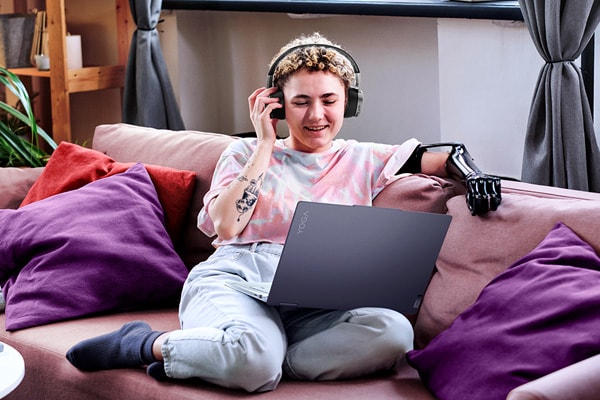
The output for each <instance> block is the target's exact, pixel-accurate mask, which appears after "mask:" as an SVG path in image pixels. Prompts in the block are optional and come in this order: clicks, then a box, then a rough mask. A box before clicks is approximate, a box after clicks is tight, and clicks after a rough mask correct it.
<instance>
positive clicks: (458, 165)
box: [418, 143, 502, 215]
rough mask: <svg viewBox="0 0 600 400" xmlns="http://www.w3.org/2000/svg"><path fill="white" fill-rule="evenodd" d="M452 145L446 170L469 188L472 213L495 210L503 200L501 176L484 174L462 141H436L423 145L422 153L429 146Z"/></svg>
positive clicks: (468, 196) (478, 213)
mask: <svg viewBox="0 0 600 400" xmlns="http://www.w3.org/2000/svg"><path fill="white" fill-rule="evenodd" d="M433 147H451V148H452V150H451V151H450V153H449V156H448V161H447V164H446V171H448V175H449V176H450V177H452V178H455V179H459V180H462V181H463V182H464V184H465V187H466V189H467V193H466V197H467V206H468V207H469V210H470V211H471V215H481V214H485V213H487V212H488V211H495V210H496V209H497V208H498V206H499V205H500V203H501V202H502V193H501V184H500V178H499V177H497V176H491V175H487V174H484V173H483V172H482V171H481V170H480V169H479V168H477V166H476V165H475V162H474V161H473V158H472V157H471V155H470V154H469V152H468V151H467V149H466V147H465V145H464V144H462V143H435V144H428V145H421V146H420V147H419V148H418V153H420V154H421V155H422V154H423V153H424V152H425V151H427V149H429V148H433Z"/></svg>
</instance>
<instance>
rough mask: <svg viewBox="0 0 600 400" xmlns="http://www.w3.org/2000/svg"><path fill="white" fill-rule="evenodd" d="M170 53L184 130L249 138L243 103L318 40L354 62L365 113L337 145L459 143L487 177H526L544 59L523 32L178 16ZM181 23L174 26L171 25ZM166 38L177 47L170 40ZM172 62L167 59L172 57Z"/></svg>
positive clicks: (380, 21) (415, 21)
mask: <svg viewBox="0 0 600 400" xmlns="http://www.w3.org/2000/svg"><path fill="white" fill-rule="evenodd" d="M174 15H175V16H176V18H175V19H176V21H174V22H168V23H166V24H165V27H163V29H167V27H168V26H171V27H173V26H175V27H176V28H170V29H177V35H173V34H168V30H167V34H165V35H163V38H162V40H163V48H164V49H165V56H166V58H167V63H168V65H169V69H170V70H171V71H173V72H172V73H171V77H172V79H173V80H174V87H175V90H176V93H177V95H178V98H179V103H180V107H181V111H182V116H183V119H184V122H185V124H186V128H188V129H197V130H205V131H218V132H224V133H239V132H246V131H251V130H252V125H251V123H250V120H249V117H248V106H247V97H248V95H249V94H250V93H251V92H252V91H253V90H254V89H255V88H256V87H259V86H263V85H265V80H266V73H267V68H268V64H269V61H270V59H271V57H272V56H273V55H274V54H275V53H276V52H277V51H278V49H279V48H280V47H281V46H282V45H283V44H285V43H286V42H287V41H288V40H290V39H291V38H293V37H295V36H297V35H298V34H300V33H310V32H312V31H320V32H321V33H323V34H325V35H326V36H328V37H329V38H330V39H332V40H333V41H336V42H338V43H339V44H341V45H342V46H343V47H344V48H346V49H347V50H348V51H349V52H350V53H351V54H353V56H354V57H355V58H356V60H357V62H358V64H359V66H360V68H361V75H362V83H361V88H362V89H363V91H364V92H365V98H366V99H365V106H364V109H363V113H362V114H361V116H360V117H359V118H352V119H348V120H346V123H345V127H344V129H343V130H342V134H341V136H342V137H346V138H356V139H359V140H365V141H378V142H386V143H398V142H401V141H403V140H406V139H408V138H410V137H417V138H419V139H420V140H422V141H423V142H426V143H432V142H438V141H462V142H464V143H465V144H466V145H467V147H468V148H469V151H470V152H471V154H472V155H473V156H474V158H475V159H476V162H477V164H478V165H479V166H480V167H481V168H482V169H483V170H485V171H486V172H490V173H495V174H500V175H503V176H512V177H515V178H519V177H520V171H521V163H522V154H523V141H524V135H525V133H524V132H525V128H526V124H527V117H528V114H529V106H530V101H531V98H532V95H533V87H534V85H535V82H536V80H537V75H538V72H539V70H540V68H541V65H542V61H541V58H540V57H539V55H538V54H537V52H536V50H535V48H534V46H533V44H532V42H531V39H530V37H529V33H528V31H527V28H526V27H525V25H524V24H523V23H513V22H505V21H481V20H466V19H440V20H436V19H428V18H399V17H371V16H327V17H324V16H321V17H319V16H304V17H303V18H299V17H298V16H294V17H293V18H292V17H291V16H289V15H286V14H278V13H247V12H218V11H179V12H175V13H174ZM173 18H174V17H173ZM167 37H170V39H167ZM169 54H171V56H169Z"/></svg>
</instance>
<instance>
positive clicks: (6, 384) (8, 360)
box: [0, 342, 25, 398]
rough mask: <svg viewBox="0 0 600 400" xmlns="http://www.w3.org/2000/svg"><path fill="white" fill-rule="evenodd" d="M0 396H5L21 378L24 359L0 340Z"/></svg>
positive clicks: (23, 373) (23, 369) (23, 372)
mask: <svg viewBox="0 0 600 400" xmlns="http://www.w3.org/2000/svg"><path fill="white" fill-rule="evenodd" d="M0 347H2V349H0V350H1V351H0V398H2V397H4V396H6V395H7V394H9V393H10V392H12V391H13V390H15V388H16V387H17V386H19V383H21V381H22V380H23V377H24V376H25V361H24V360H23V357H22V356H21V354H20V353H19V352H18V351H17V350H15V349H14V348H13V347H11V346H9V345H7V344H6V343H2V342H0Z"/></svg>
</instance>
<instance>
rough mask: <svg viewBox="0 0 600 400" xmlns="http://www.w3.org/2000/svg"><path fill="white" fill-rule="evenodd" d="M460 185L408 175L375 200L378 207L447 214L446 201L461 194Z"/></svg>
mask: <svg viewBox="0 0 600 400" xmlns="http://www.w3.org/2000/svg"><path fill="white" fill-rule="evenodd" d="M462 190H463V188H462V186H461V185H460V184H457V183H456V182H453V181H451V180H448V179H442V178H438V177H435V176H428V175H423V174H414V175H408V176H405V177H403V178H400V179H398V180H396V181H395V182H393V183H391V184H390V185H388V186H387V187H386V188H384V189H383V190H382V191H381V193H379V195H378V196H377V197H376V198H375V199H374V201H373V205H375V206H377V207H389V208H400V209H403V210H411V211H423V212H434V213H440V214H445V213H446V211H447V208H446V201H448V199H450V198H451V197H452V196H454V195H456V194H458V193H461V192H462Z"/></svg>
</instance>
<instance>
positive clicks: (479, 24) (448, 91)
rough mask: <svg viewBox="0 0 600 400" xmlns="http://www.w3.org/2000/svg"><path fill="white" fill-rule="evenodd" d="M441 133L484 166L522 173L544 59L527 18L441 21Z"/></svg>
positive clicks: (489, 169) (513, 174)
mask: <svg viewBox="0 0 600 400" xmlns="http://www.w3.org/2000/svg"><path fill="white" fill-rule="evenodd" d="M438 41H439V65H440V79H439V81H440V116H441V117H440V118H441V132H442V134H441V137H442V140H444V141H452V140H457V141H462V142H464V143H465V144H466V145H467V148H468V149H469V152H470V153H471V155H472V156H473V157H474V158H475V160H476V163H477V165H478V166H479V167H480V168H481V169H482V170H484V171H486V172H489V173H495V174H499V175H503V176H511V177H514V178H520V177H521V165H522V161H523V160H522V159H523V143H524V140H525V131H526V128H527V120H528V117H529V109H530V105H531V99H532V97H533V90H534V87H535V84H536V81H537V77H538V74H539V72H540V69H541V67H542V65H543V61H542V58H541V57H540V56H539V54H538V53H537V50H536V49H535V46H534V44H533V42H532V41H531V38H530V35H529V32H528V30H527V27H526V26H525V24H524V23H523V22H512V21H510V22H507V21H474V20H461V19H454V20H453V19H444V20H439V22H438Z"/></svg>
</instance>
